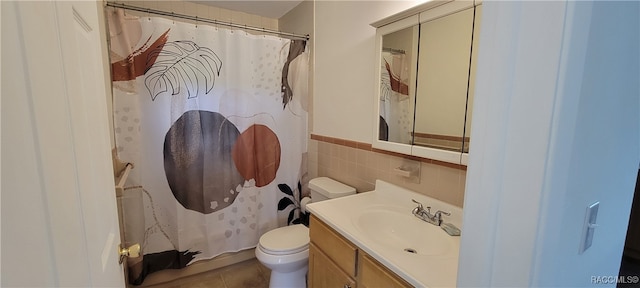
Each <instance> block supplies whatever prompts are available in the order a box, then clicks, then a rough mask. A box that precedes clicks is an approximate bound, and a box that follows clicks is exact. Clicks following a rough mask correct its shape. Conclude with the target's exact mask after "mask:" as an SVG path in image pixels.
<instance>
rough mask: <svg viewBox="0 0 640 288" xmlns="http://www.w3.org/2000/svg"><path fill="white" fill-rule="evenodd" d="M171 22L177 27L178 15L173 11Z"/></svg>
mask: <svg viewBox="0 0 640 288" xmlns="http://www.w3.org/2000/svg"><path fill="white" fill-rule="evenodd" d="M171 21H172V22H173V25H176V15H175V13H173V11H171Z"/></svg>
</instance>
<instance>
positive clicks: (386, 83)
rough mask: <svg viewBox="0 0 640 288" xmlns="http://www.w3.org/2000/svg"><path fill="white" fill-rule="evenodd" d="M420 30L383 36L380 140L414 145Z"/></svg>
mask: <svg viewBox="0 0 640 288" xmlns="http://www.w3.org/2000/svg"><path fill="white" fill-rule="evenodd" d="M418 29H419V28H418V26H417V25H416V26H413V27H408V28H405V29H402V30H399V31H396V32H393V33H389V34H386V35H384V36H382V54H381V55H382V57H381V61H380V62H381V63H380V65H381V69H380V71H381V75H380V76H381V81H380V99H379V101H380V106H379V107H380V109H379V113H380V115H379V116H380V119H379V121H380V122H379V124H380V126H379V133H378V137H379V140H384V141H390V142H396V143H404V144H411V142H412V137H411V135H412V132H413V113H414V105H415V104H414V103H415V79H416V78H415V77H416V68H417V67H416V64H415V63H416V62H417V54H418V51H417V50H418V46H417V44H418ZM412 63H413V64H412Z"/></svg>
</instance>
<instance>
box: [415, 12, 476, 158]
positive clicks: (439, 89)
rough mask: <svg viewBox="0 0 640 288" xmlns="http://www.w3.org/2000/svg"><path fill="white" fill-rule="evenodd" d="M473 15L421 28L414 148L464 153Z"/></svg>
mask: <svg viewBox="0 0 640 288" xmlns="http://www.w3.org/2000/svg"><path fill="white" fill-rule="evenodd" d="M473 12H474V11H473V8H469V9H465V10H463V11H459V12H456V13H453V14H450V15H447V16H445V17H441V18H437V19H434V20H430V21H426V22H423V23H421V24H420V58H419V60H418V71H419V73H420V76H419V78H418V82H417V96H416V110H415V129H414V137H415V138H414V142H413V144H414V145H420V146H426V147H432V148H436V149H444V150H449V151H455V152H463V142H464V141H463V137H464V132H465V113H466V108H467V88H468V85H467V84H468V83H469V63H470V58H471V38H472V34H473ZM467 138H468V137H467ZM467 142H468V141H467ZM464 152H466V151H464Z"/></svg>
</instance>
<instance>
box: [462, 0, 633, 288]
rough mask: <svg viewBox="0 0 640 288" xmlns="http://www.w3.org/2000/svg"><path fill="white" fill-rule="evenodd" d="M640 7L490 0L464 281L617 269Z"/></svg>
mask: <svg viewBox="0 0 640 288" xmlns="http://www.w3.org/2000/svg"><path fill="white" fill-rule="evenodd" d="M638 5H639V3H638V2H595V3H594V2H572V1H569V2H557V1H553V2H500V1H496V2H493V1H486V2H484V11H483V12H484V17H483V20H484V21H483V24H482V25H483V27H482V31H481V34H480V35H481V39H480V48H479V49H480V50H479V59H478V73H477V76H478V78H477V79H478V82H477V83H476V94H475V95H476V99H475V103H474V127H473V128H472V131H471V134H472V135H471V136H472V139H474V145H472V146H471V151H470V156H469V169H468V174H467V186H466V194H465V203H464V207H465V211H464V213H465V215H464V224H463V225H464V227H465V231H463V234H462V239H461V250H460V262H459V263H460V266H459V271H458V275H459V277H458V285H459V286H476V287H477V286H481V287H489V286H517V287H522V286H551V285H552V286H575V287H584V286H590V285H593V286H602V285H601V284H593V283H591V276H615V275H617V273H618V269H619V265H620V260H621V255H622V249H623V244H624V238H625V234H626V225H627V220H628V217H629V210H630V205H631V199H632V195H633V190H634V184H635V178H636V177H635V176H636V173H637V169H638V163H639V160H640V134H639V130H640V119H639V118H638V117H639V114H640V113H639V112H640V111H639V110H640V102H639V95H640V89H639V87H638V85H639V84H638V79H640V75H639V67H638V66H639V63H640V61H639V59H638V53H637V52H638V51H639V49H640V47H639V46H640V45H639V44H638V43H639V39H638V35H639V34H640V33H639V32H640V31H639V29H640V25H639V23H638V19H639V18H640V17H639V16H640V15H638V14H639V12H640V9H639V8H640V7H639V6H638ZM595 201H600V203H601V205H600V211H599V213H598V220H597V222H598V224H600V225H601V226H600V227H599V228H596V232H595V237H594V239H593V246H592V247H591V248H590V249H589V250H587V251H586V252H585V253H583V254H578V248H579V244H580V235H581V231H582V226H583V221H584V217H585V209H586V207H587V206H588V205H590V204H591V203H593V202H595ZM612 286H613V285H612Z"/></svg>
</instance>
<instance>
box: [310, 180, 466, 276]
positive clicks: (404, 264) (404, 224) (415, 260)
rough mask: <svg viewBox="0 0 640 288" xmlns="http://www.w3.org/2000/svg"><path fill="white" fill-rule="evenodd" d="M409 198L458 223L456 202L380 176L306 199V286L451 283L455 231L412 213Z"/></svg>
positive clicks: (459, 211)
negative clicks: (354, 189) (367, 186)
mask: <svg viewBox="0 0 640 288" xmlns="http://www.w3.org/2000/svg"><path fill="white" fill-rule="evenodd" d="M412 199H413V200H416V201H418V202H421V203H423V204H424V205H425V207H427V206H429V207H431V209H432V211H437V210H442V211H447V212H450V213H451V216H443V220H444V222H447V223H451V224H453V225H455V226H457V227H460V223H461V217H462V209H461V208H459V207H455V206H452V205H449V204H446V203H444V202H441V201H438V200H435V199H433V198H430V197H428V196H425V195H422V194H418V193H415V192H412V191H409V190H406V189H404V188H401V187H398V186H395V185H392V184H389V183H386V182H384V181H380V180H378V181H377V182H376V189H375V190H374V191H371V192H365V193H359V194H356V195H352V196H348V197H343V198H338V199H333V200H328V201H323V202H318V203H311V204H309V205H308V206H307V208H308V210H309V211H311V213H312V216H311V222H310V226H309V229H310V232H309V236H310V238H311V244H310V247H309V277H308V283H309V287H312V288H313V287H356V286H357V287H411V286H415V287H429V286H451V287H453V286H456V277H457V268H458V253H459V244H460V240H459V238H460V237H457V236H450V235H449V234H447V233H446V232H445V231H444V230H442V229H441V228H440V227H439V226H437V225H433V224H430V223H427V222H425V221H423V220H420V219H418V218H417V217H415V216H414V215H413V214H412V210H413V209H414V208H416V204H415V203H414V202H413V201H412Z"/></svg>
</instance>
